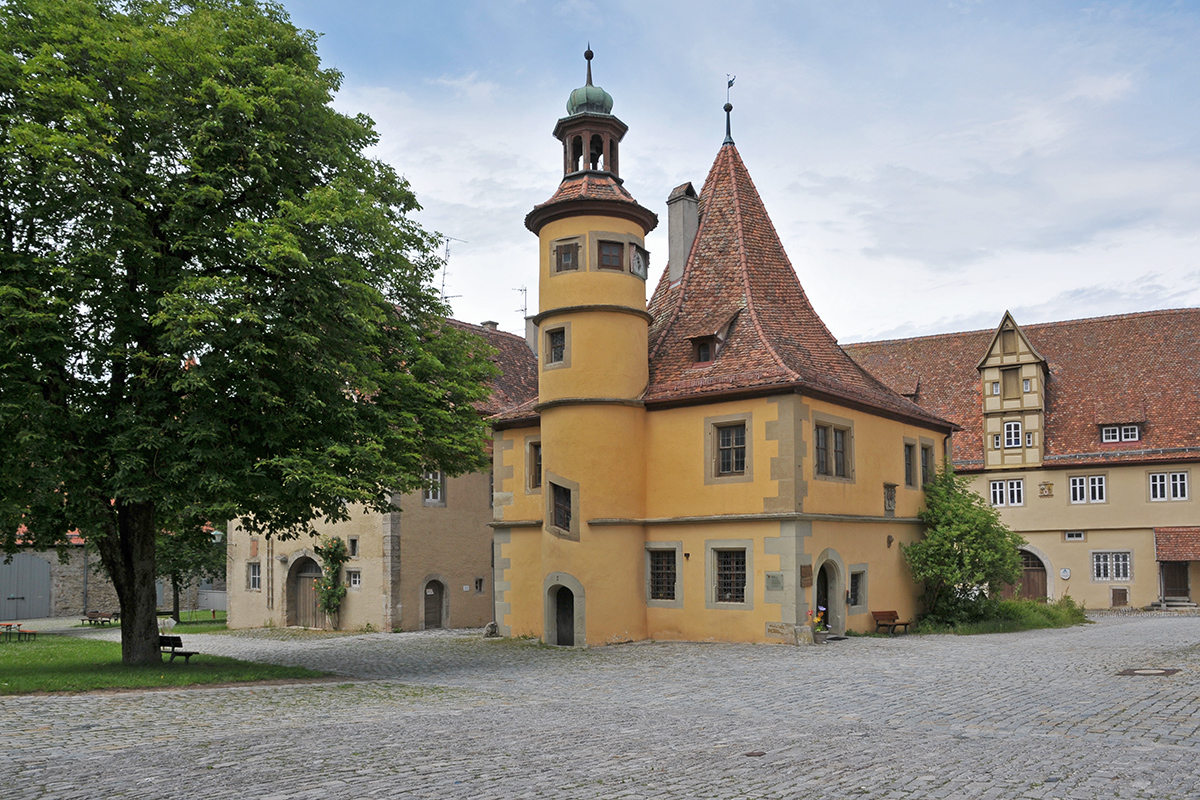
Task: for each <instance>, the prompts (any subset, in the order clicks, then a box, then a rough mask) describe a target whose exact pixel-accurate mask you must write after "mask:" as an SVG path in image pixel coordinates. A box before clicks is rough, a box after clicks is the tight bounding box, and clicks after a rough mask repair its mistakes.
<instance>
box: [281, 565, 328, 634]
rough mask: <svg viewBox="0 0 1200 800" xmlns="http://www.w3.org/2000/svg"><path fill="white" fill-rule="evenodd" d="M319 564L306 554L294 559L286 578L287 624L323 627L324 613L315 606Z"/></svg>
mask: <svg viewBox="0 0 1200 800" xmlns="http://www.w3.org/2000/svg"><path fill="white" fill-rule="evenodd" d="M320 577H321V565H320V564H318V563H317V562H316V561H313V560H312V559H311V558H309V557H308V556H304V557H302V558H298V559H296V563H294V564H292V568H291V570H290V577H289V578H288V608H287V624H288V625H299V626H300V627H302V628H323V627H325V615H324V614H322V613H321V609H320V608H319V607H318V606H317V580H318V579H319V578H320Z"/></svg>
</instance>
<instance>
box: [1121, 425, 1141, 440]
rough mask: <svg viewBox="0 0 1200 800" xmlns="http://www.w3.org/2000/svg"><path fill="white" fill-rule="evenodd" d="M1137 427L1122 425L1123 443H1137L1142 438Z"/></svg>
mask: <svg viewBox="0 0 1200 800" xmlns="http://www.w3.org/2000/svg"><path fill="white" fill-rule="evenodd" d="M1139 433H1140V432H1139V430H1138V426H1137V425H1122V426H1121V441H1122V442H1136V441H1137V440H1138V439H1140V438H1141V436H1140V435H1139Z"/></svg>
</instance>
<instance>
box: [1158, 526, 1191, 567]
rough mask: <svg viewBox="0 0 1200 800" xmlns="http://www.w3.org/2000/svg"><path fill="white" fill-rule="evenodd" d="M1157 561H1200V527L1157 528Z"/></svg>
mask: <svg viewBox="0 0 1200 800" xmlns="http://www.w3.org/2000/svg"><path fill="white" fill-rule="evenodd" d="M1154 550H1155V560H1156V561H1200V528H1195V527H1192V528H1155V529H1154Z"/></svg>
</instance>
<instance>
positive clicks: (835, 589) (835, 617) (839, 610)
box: [812, 558, 846, 633]
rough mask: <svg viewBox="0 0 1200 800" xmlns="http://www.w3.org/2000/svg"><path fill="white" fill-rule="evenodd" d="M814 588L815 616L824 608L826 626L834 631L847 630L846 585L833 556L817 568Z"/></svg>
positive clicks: (841, 631)
mask: <svg viewBox="0 0 1200 800" xmlns="http://www.w3.org/2000/svg"><path fill="white" fill-rule="evenodd" d="M814 588H815V589H816V591H815V592H814V593H813V594H814V599H815V600H816V604H815V605H814V607H813V609H812V612H813V617H814V618H815V617H816V615H817V612H818V611H819V610H820V609H821V608H824V609H825V626H826V627H827V628H828V629H829V630H830V631H833V632H834V633H843V632H844V631H845V630H846V596H845V595H846V587H845V581H844V580H843V578H842V572H841V570H840V569H839V568H838V562H837V561H835V560H834V559H833V558H829V559H827V560H826V561H825V562H824V563H822V564H821V567H820V569H818V570H817V580H816V586H815V587H814Z"/></svg>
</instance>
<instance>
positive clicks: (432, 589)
mask: <svg viewBox="0 0 1200 800" xmlns="http://www.w3.org/2000/svg"><path fill="white" fill-rule="evenodd" d="M444 597H445V591H444V589H443V587H442V582H441V581H430V582H429V583H427V584H425V630H429V629H430V628H440V627H442V600H443V598H444Z"/></svg>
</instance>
